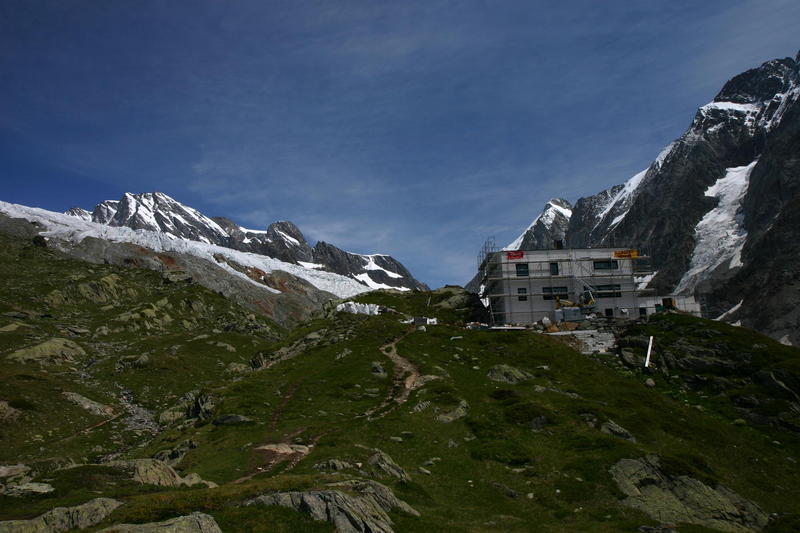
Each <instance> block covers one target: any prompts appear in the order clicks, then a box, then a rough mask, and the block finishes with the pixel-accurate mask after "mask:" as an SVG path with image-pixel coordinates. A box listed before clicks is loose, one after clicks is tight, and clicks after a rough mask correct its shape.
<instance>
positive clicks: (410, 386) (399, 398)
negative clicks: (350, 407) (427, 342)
mask: <svg viewBox="0 0 800 533" xmlns="http://www.w3.org/2000/svg"><path fill="white" fill-rule="evenodd" d="M413 332H414V330H413V329H411V330H409V331H407V332H406V333H405V334H403V335H402V336H400V337H398V338H396V339H394V340H393V341H392V342H390V343H388V344H384V345H383V346H381V348H380V351H381V353H382V354H383V355H385V356H386V357H388V358H389V360H390V361H391V362H392V364H393V365H394V374H393V376H392V387H391V388H390V389H389V393H388V394H387V395H386V398H385V399H384V400H383V402H381V403H380V405H378V406H377V407H374V408H373V409H370V410H369V411H367V412H366V413H364V414H365V415H366V416H367V419H369V420H375V419H377V418H382V417H384V416H386V415H387V414H389V413H390V412H391V411H392V410H393V409H394V408H395V407H397V406H399V405H402V404H404V403H405V402H406V401H407V400H408V397H409V396H410V395H411V392H412V391H413V390H414V389H416V388H419V386H421V385H420V377H421V374H420V373H419V369H418V368H417V367H416V366H415V365H414V364H413V363H412V362H411V361H409V360H408V359H406V358H405V357H403V356H402V355H400V354H399V353H398V352H397V344H398V343H399V342H400V341H402V340H403V339H405V338H406V337H408V336H409V335H410V334H411V333H413Z"/></svg>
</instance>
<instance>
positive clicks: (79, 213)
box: [64, 207, 92, 222]
mask: <svg viewBox="0 0 800 533" xmlns="http://www.w3.org/2000/svg"><path fill="white" fill-rule="evenodd" d="M64 214H65V215H69V216H71V217H75V218H79V219H81V220H86V221H89V222H91V220H92V214H91V213H90V212H89V211H87V210H86V209H84V208H82V207H70V208H69V209H67V210H66V211H64Z"/></svg>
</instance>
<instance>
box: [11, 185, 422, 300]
mask: <svg viewBox="0 0 800 533" xmlns="http://www.w3.org/2000/svg"><path fill="white" fill-rule="evenodd" d="M0 212H1V213H4V214H6V215H8V216H10V217H14V218H23V219H26V220H30V221H34V222H38V223H40V224H41V225H42V226H44V227H45V228H47V231H45V232H42V234H43V235H44V236H50V237H54V238H58V239H63V240H65V241H69V242H73V243H79V242H81V241H82V240H83V239H85V238H87V237H97V238H100V239H104V240H108V241H112V242H130V243H133V244H137V245H139V246H143V247H146V248H149V249H151V250H154V251H156V252H162V251H164V252H177V253H184V254H189V255H194V256H197V257H201V258H203V259H206V260H208V261H210V262H213V263H215V264H218V265H219V266H220V267H222V268H226V267H227V268H226V270H228V271H229V272H231V273H232V274H234V275H237V276H239V277H242V278H243V279H246V280H248V281H249V282H251V283H253V284H254V285H256V286H258V287H262V288H267V287H266V286H265V285H262V284H260V283H258V282H256V281H254V280H252V279H250V278H249V277H248V276H247V275H245V274H243V273H241V272H238V271H236V270H234V269H232V268H231V267H229V266H227V265H224V264H219V263H217V262H216V261H215V260H214V258H213V256H214V254H221V255H223V256H225V257H227V258H229V259H231V260H232V261H235V262H237V263H239V264H241V265H244V266H250V267H255V268H259V269H261V270H263V271H265V272H272V271H274V270H282V271H285V272H288V273H289V274H292V275H293V276H297V277H298V278H302V279H305V280H306V281H308V282H309V283H311V284H312V285H314V286H315V287H316V288H318V289H320V290H323V291H327V292H330V293H333V294H334V295H336V296H337V297H339V298H351V297H353V296H355V295H357V294H361V293H363V292H367V291H369V290H370V289H374V288H395V287H388V286H385V285H382V284H378V283H375V282H373V281H372V280H370V282H371V283H367V282H364V283H359V282H358V281H356V280H354V279H352V278H349V277H346V276H342V275H339V274H335V273H333V272H327V271H323V270H315V269H309V268H305V267H303V266H301V265H295V264H293V263H286V262H284V261H281V260H279V259H275V258H273V257H269V256H266V255H259V254H254V253H251V252H240V251H238V250H233V249H231V248H226V247H224V246H217V245H213V244H206V243H202V242H198V241H191V240H187V239H176V238H175V236H173V235H170V234H167V233H163V232H158V231H148V230H132V229H131V228H128V227H125V226H120V227H116V226H107V225H105V224H99V223H95V222H87V221H85V220H80V219H78V218H75V217H71V216H69V215H65V214H62V213H54V212H52V211H47V210H45V209H39V208H35V207H28V206H24V205H17V204H10V203H7V202H1V201H0ZM364 276H366V277H368V276H367V275H366V274H364ZM271 290H272V291H274V292H280V291H277V290H275V289H271ZM400 290H403V289H400ZM405 290H409V289H405Z"/></svg>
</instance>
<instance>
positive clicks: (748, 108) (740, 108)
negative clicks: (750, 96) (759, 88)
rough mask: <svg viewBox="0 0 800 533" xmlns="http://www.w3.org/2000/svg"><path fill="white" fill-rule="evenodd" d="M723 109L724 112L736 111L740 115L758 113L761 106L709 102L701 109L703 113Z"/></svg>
mask: <svg viewBox="0 0 800 533" xmlns="http://www.w3.org/2000/svg"><path fill="white" fill-rule="evenodd" d="M709 109H721V110H723V111H736V112H739V113H758V112H759V111H760V110H761V106H760V105H757V104H737V103H736V102H709V103H707V104H706V105H704V106H701V107H700V110H701V111H704V112H705V111H707V110H709Z"/></svg>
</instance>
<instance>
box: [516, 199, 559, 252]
mask: <svg viewBox="0 0 800 533" xmlns="http://www.w3.org/2000/svg"><path fill="white" fill-rule="evenodd" d="M571 217H572V204H570V203H569V202H568V201H567V200H564V199H563V198H551V199H550V201H548V202H547V203H546V204H545V205H544V209H542V212H541V213H540V214H539V216H537V217H536V218H535V219H533V222H531V223H530V225H529V226H528V227H527V228H526V229H525V231H523V232H522V233H521V234H520V235H519V237H517V238H516V239H514V241H513V242H511V243H510V244H509V245H508V246H506V247H504V248H503V250H523V249H535V248H548V247H550V246H552V245H553V242H552V241H554V240H558V239H563V238H564V235H565V232H566V229H567V226H568V225H569V220H570V218H571Z"/></svg>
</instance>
